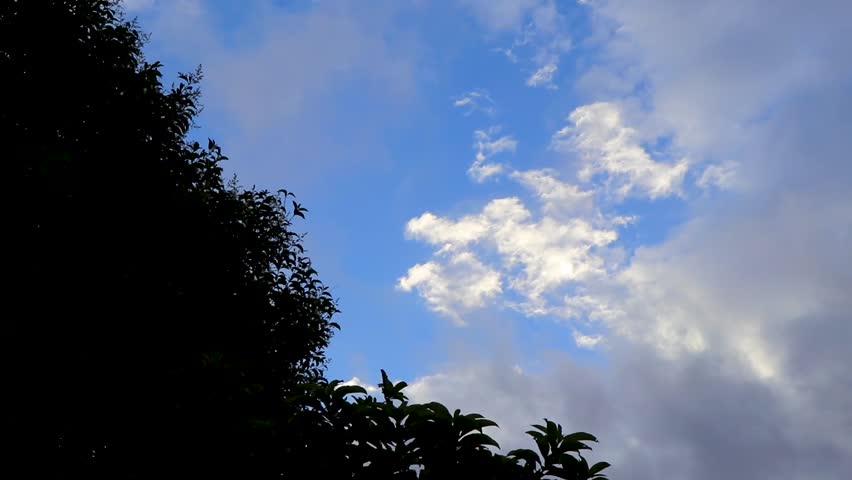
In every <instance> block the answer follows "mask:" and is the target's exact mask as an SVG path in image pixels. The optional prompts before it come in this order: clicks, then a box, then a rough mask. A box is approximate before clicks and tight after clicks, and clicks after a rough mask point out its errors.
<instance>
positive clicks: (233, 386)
mask: <svg viewBox="0 0 852 480" xmlns="http://www.w3.org/2000/svg"><path fill="white" fill-rule="evenodd" d="M144 41H145V36H144V35H143V34H142V33H141V32H140V29H139V28H138V26H137V25H136V24H135V23H134V22H132V21H128V20H127V19H125V18H124V17H123V14H122V11H121V9H120V6H119V5H118V4H117V3H116V2H115V1H110V0H26V1H4V2H0V78H3V79H4V81H5V85H6V86H5V88H4V89H3V92H2V101H0V131H2V132H3V152H4V159H5V164H6V165H5V167H6V170H7V172H9V173H8V177H7V178H8V179H9V181H8V182H7V183H8V184H9V185H10V187H11V188H10V192H11V195H10V197H9V200H7V205H8V208H7V211H8V214H7V215H8V219H9V220H8V222H9V223H8V225H7V228H6V230H5V231H7V232H8V236H9V237H10V239H11V240H10V241H9V243H7V245H8V247H7V248H8V249H9V255H8V257H9V261H8V262H7V263H8V267H7V269H6V272H7V282H6V295H7V298H8V302H9V303H8V307H7V314H6V315H4V317H5V318H4V321H3V322H2V327H0V328H2V330H0V342H2V343H0V356H1V357H0V364H2V375H3V377H2V378H3V382H4V392H5V394H4V395H3V400H2V402H3V404H2V421H3V424H2V427H3V436H4V445H3V447H2V452H3V455H4V456H5V457H6V458H7V459H8V462H5V463H6V464H7V465H9V466H11V465H15V466H16V468H19V469H25V470H22V471H23V472H27V473H26V474H25V475H24V476H26V477H45V478H51V477H54V478H77V477H86V478H163V477H167V478H168V477H177V476H185V477H189V478H195V477H201V476H212V477H221V478H231V477H246V478H273V477H274V478H282V476H283V478H306V477H312V478H460V477H467V478H518V479H521V478H524V479H526V478H542V476H543V475H556V476H561V477H562V478H572V479H574V478H582V479H586V478H593V477H594V476H595V475H598V474H599V471H600V470H601V469H602V468H605V466H606V465H605V464H598V465H595V466H591V467H590V466H589V465H588V464H587V463H586V462H585V460H584V459H583V458H582V456H580V455H579V451H580V450H582V449H585V448H587V446H586V444H585V443H583V442H588V441H593V440H594V437H592V436H591V435H589V434H583V433H578V434H571V435H565V434H563V433H562V430H561V427H559V426H558V425H557V424H555V423H553V422H549V421H548V422H546V424H545V425H541V426H535V428H536V429H535V430H533V431H531V433H530V435H532V437H533V439H534V441H535V442H536V443H537V445H538V447H539V454H536V453H535V452H532V451H528V450H518V451H514V452H510V453H509V454H507V455H506V456H503V455H499V454H496V453H495V452H494V450H492V448H496V442H494V441H493V440H492V439H491V438H490V437H488V435H487V434H485V433H484V432H483V431H482V430H483V428H485V427H489V426H493V425H494V423H493V422H491V421H489V420H486V419H484V418H482V417H481V416H479V415H475V414H469V415H462V414H461V413H460V412H458V411H456V412H455V413H450V412H449V410H447V409H446V407H444V406H442V405H440V404H437V403H430V404H426V405H413V404H409V403H408V400H407V399H406V398H405V395H404V394H403V393H402V390H403V388H404V387H405V385H404V384H393V383H391V382H389V381H388V379H387V378H386V376H385V378H384V379H383V383H382V384H381V387H382V392H383V397H384V398H383V399H381V400H377V399H375V398H373V397H372V396H369V395H366V392H365V391H363V389H360V387H354V386H342V385H341V384H340V383H339V382H329V381H327V380H325V379H324V378H323V373H324V366H325V363H326V357H325V349H326V347H327V346H328V343H329V341H330V339H331V337H332V335H333V332H334V331H335V329H337V328H339V326H338V325H337V324H336V323H335V322H334V321H333V316H334V315H335V313H337V311H338V310H337V303H336V301H335V300H334V299H333V297H332V296H331V294H330V292H329V291H328V289H327V288H326V286H325V285H324V284H323V283H322V282H321V281H320V280H319V279H318V276H317V272H316V271H315V270H314V269H313V267H312V265H311V261H310V259H309V258H308V257H307V256H306V254H305V250H304V247H303V236H302V235H301V234H299V233H297V232H295V231H294V224H293V222H294V220H295V217H300V218H304V214H305V212H306V210H305V208H304V207H303V206H302V205H300V204H299V203H298V202H297V201H296V200H295V197H294V196H293V195H292V194H291V193H290V192H288V191H285V190H279V191H277V192H270V191H266V190H258V189H255V188H243V187H241V186H239V184H238V183H237V182H236V180H231V181H226V180H225V179H224V178H223V175H222V167H221V162H223V161H225V160H226V159H227V157H225V156H224V155H223V154H222V151H221V149H220V147H219V146H217V145H216V143H215V142H214V141H212V140H209V141H206V142H204V144H199V143H198V142H196V141H194V140H192V135H190V132H191V129H192V128H193V127H194V123H193V122H194V119H195V118H196V116H197V114H198V113H199V111H200V109H201V105H200V96H199V95H200V93H199V89H198V85H199V82H200V80H201V73H200V70H198V71H195V72H192V73H187V74H182V75H180V76H179V77H178V78H177V79H176V82H175V83H172V84H170V85H168V86H166V85H164V84H163V83H162V75H161V72H160V68H161V65H160V64H159V63H158V62H148V61H146V60H145V58H144V55H143V52H142V47H143V44H144ZM383 376H384V372H383ZM572 452H573V453H576V454H577V455H576V456H574V455H573V454H572ZM569 457H570V458H569Z"/></svg>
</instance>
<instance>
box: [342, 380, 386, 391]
mask: <svg viewBox="0 0 852 480" xmlns="http://www.w3.org/2000/svg"><path fill="white" fill-rule="evenodd" d="M340 385H341V386H354V387H361V388H363V389H364V390H366V391H367V394H368V395H376V394H378V393H380V390H379V387H377V386H375V385H372V384H369V383H364V382H363V381H361V379H360V378H358V377H352V378H350V379H349V380H347V381H345V382H341V384H340Z"/></svg>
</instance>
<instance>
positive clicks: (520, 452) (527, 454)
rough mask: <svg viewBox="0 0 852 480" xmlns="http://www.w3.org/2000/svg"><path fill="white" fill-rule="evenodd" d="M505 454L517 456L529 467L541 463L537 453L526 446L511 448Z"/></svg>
mask: <svg viewBox="0 0 852 480" xmlns="http://www.w3.org/2000/svg"><path fill="white" fill-rule="evenodd" d="M506 456H508V457H513V458H519V459H521V460H523V461H524V462H526V464H527V465H529V466H531V467H535V466H536V465H540V464H541V458H540V457H539V456H538V454H537V453H535V452H534V451H532V450H530V449H528V448H519V449H517V450H512V451H510V452H509V453H507V454H506Z"/></svg>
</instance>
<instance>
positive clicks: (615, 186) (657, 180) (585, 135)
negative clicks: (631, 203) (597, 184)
mask: <svg viewBox="0 0 852 480" xmlns="http://www.w3.org/2000/svg"><path fill="white" fill-rule="evenodd" d="M568 118H569V120H570V121H571V125H569V126H567V127H565V128H563V129H561V130H559V131H558V132H557V133H556V134H554V135H553V140H552V145H553V147H554V148H555V149H556V150H558V151H562V152H576V153H577V154H578V155H579V159H580V161H581V163H582V167H581V168H580V170H579V172H578V177H579V178H580V179H581V180H582V181H585V182H589V181H592V180H593V179H595V178H596V177H598V176H601V175H603V178H604V181H605V183H606V186H607V188H609V189H611V190H612V191H613V193H614V194H615V195H616V196H617V197H621V198H623V197H626V196H627V195H629V194H631V193H636V194H640V195H647V196H648V197H650V198H652V199H653V198H658V197H665V196H669V195H673V194H677V193H679V192H680V187H681V183H682V182H683V177H684V175H685V174H686V171H687V168H688V163H687V161H686V160H680V161H679V162H677V163H674V164H669V163H663V162H658V161H655V160H654V159H653V158H651V155H649V154H648V152H647V151H646V150H645V149H644V148H643V147H642V145H641V144H640V142H639V138H638V134H637V132H636V130H635V129H634V128H631V127H629V126H627V125H625V124H624V121H623V118H622V115H621V111H620V110H619V108H618V106H617V105H615V104H613V103H607V102H598V103H593V104H591V105H583V106H581V107H578V108H577V109H575V110H574V111H573V112H571V115H570V116H569V117H568Z"/></svg>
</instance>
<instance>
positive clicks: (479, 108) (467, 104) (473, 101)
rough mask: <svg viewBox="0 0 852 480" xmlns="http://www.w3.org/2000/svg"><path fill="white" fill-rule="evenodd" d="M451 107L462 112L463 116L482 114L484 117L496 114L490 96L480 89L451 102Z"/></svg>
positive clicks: (494, 105)
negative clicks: (475, 113)
mask: <svg viewBox="0 0 852 480" xmlns="http://www.w3.org/2000/svg"><path fill="white" fill-rule="evenodd" d="M453 106H454V107H456V108H461V109H463V110H464V114H465V115H470V114H472V113H474V112H482V113H485V114H486V115H494V114H495V113H497V108H496V104H495V103H494V100H493V99H492V98H491V96H490V95H489V94H488V92H486V91H485V90H482V89H476V90H471V91H470V92H467V93H465V94H464V95H462V96H460V97H458V98H456V99H455V100H453Z"/></svg>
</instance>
